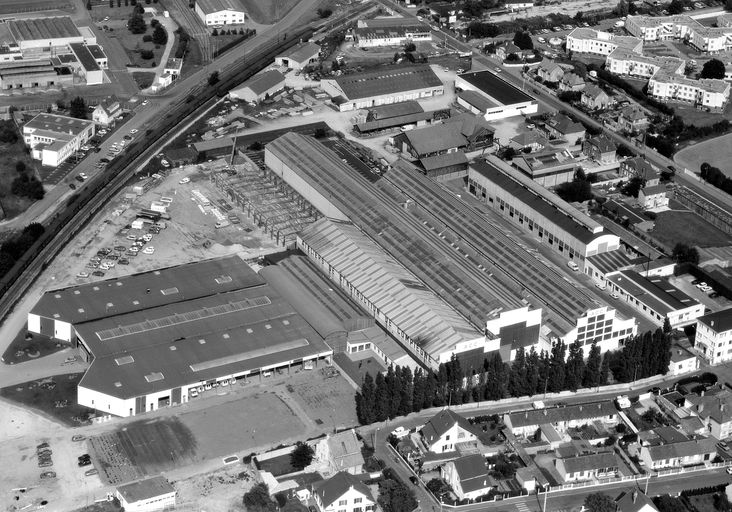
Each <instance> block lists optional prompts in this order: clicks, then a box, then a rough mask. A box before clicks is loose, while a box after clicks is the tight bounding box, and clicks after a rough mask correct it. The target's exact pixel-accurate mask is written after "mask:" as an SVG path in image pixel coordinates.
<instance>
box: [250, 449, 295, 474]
mask: <svg viewBox="0 0 732 512" xmlns="http://www.w3.org/2000/svg"><path fill="white" fill-rule="evenodd" d="M257 467H258V468H259V469H260V470H261V471H269V472H270V473H272V474H273V475H274V476H276V477H277V476H280V475H286V474H288V473H294V472H295V468H293V467H292V464H290V454H289V453H286V454H284V455H280V456H279V457H273V458H271V459H267V460H259V459H257Z"/></svg>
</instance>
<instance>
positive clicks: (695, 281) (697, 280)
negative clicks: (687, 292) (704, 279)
mask: <svg viewBox="0 0 732 512" xmlns="http://www.w3.org/2000/svg"><path fill="white" fill-rule="evenodd" d="M699 283H701V279H694V280H693V281H692V282H691V284H693V285H694V286H696V285H698V284H699Z"/></svg>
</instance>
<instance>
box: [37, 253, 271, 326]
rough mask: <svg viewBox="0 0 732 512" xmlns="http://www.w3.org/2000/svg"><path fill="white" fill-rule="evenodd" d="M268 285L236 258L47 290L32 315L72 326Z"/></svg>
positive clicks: (218, 259)
mask: <svg viewBox="0 0 732 512" xmlns="http://www.w3.org/2000/svg"><path fill="white" fill-rule="evenodd" d="M262 284H264V280H263V279H262V278H261V277H259V275H257V274H256V273H255V272H254V271H253V270H252V269H251V268H249V266H248V265H246V264H245V263H244V262H243V261H242V260H241V258H239V257H238V256H227V257H224V258H217V259H211V260H204V261H198V262H194V263H187V264H184V265H179V266H176V267H169V268H164V269H160V270H152V271H149V272H143V273H140V274H133V275H130V276H126V277H121V278H119V279H108V280H105V281H98V282H94V283H88V284H82V285H78V286H71V287H69V288H62V289H59V290H52V291H49V292H46V293H45V294H44V295H43V296H42V297H41V299H40V300H39V301H38V303H37V304H36V305H35V306H34V307H33V309H32V310H31V314H34V315H38V316H41V317H45V318H55V319H58V320H60V321H63V322H67V323H70V324H77V323H81V322H89V321H92V320H97V319H100V318H105V317H109V316H112V315H121V314H125V313H130V312H133V311H140V310H143V309H146V308H151V307H156V306H162V305H165V304H172V303H175V302H182V301H186V300H190V299H196V298H199V297H207V296H210V295H214V294H217V293H224V292H230V291H233V290H239V289H241V288H249V287H252V286H259V285H262Z"/></svg>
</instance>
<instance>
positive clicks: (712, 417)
mask: <svg viewBox="0 0 732 512" xmlns="http://www.w3.org/2000/svg"><path fill="white" fill-rule="evenodd" d="M684 400H685V402H684V407H686V408H687V409H689V410H690V411H691V413H692V414H695V415H696V416H698V417H699V419H701V421H702V423H704V425H705V426H706V428H707V431H708V432H709V433H710V434H711V435H712V436H714V437H715V438H717V439H727V438H728V437H730V436H731V435H732V392H730V391H728V390H726V389H715V390H713V391H707V392H705V393H704V395H703V396H699V395H695V394H690V395H686V396H685V397H684Z"/></svg>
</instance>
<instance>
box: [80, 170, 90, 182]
mask: <svg viewBox="0 0 732 512" xmlns="http://www.w3.org/2000/svg"><path fill="white" fill-rule="evenodd" d="M79 176H81V179H83V180H85V179H87V178H88V177H89V176H87V175H86V173H83V172H80V173H79Z"/></svg>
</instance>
